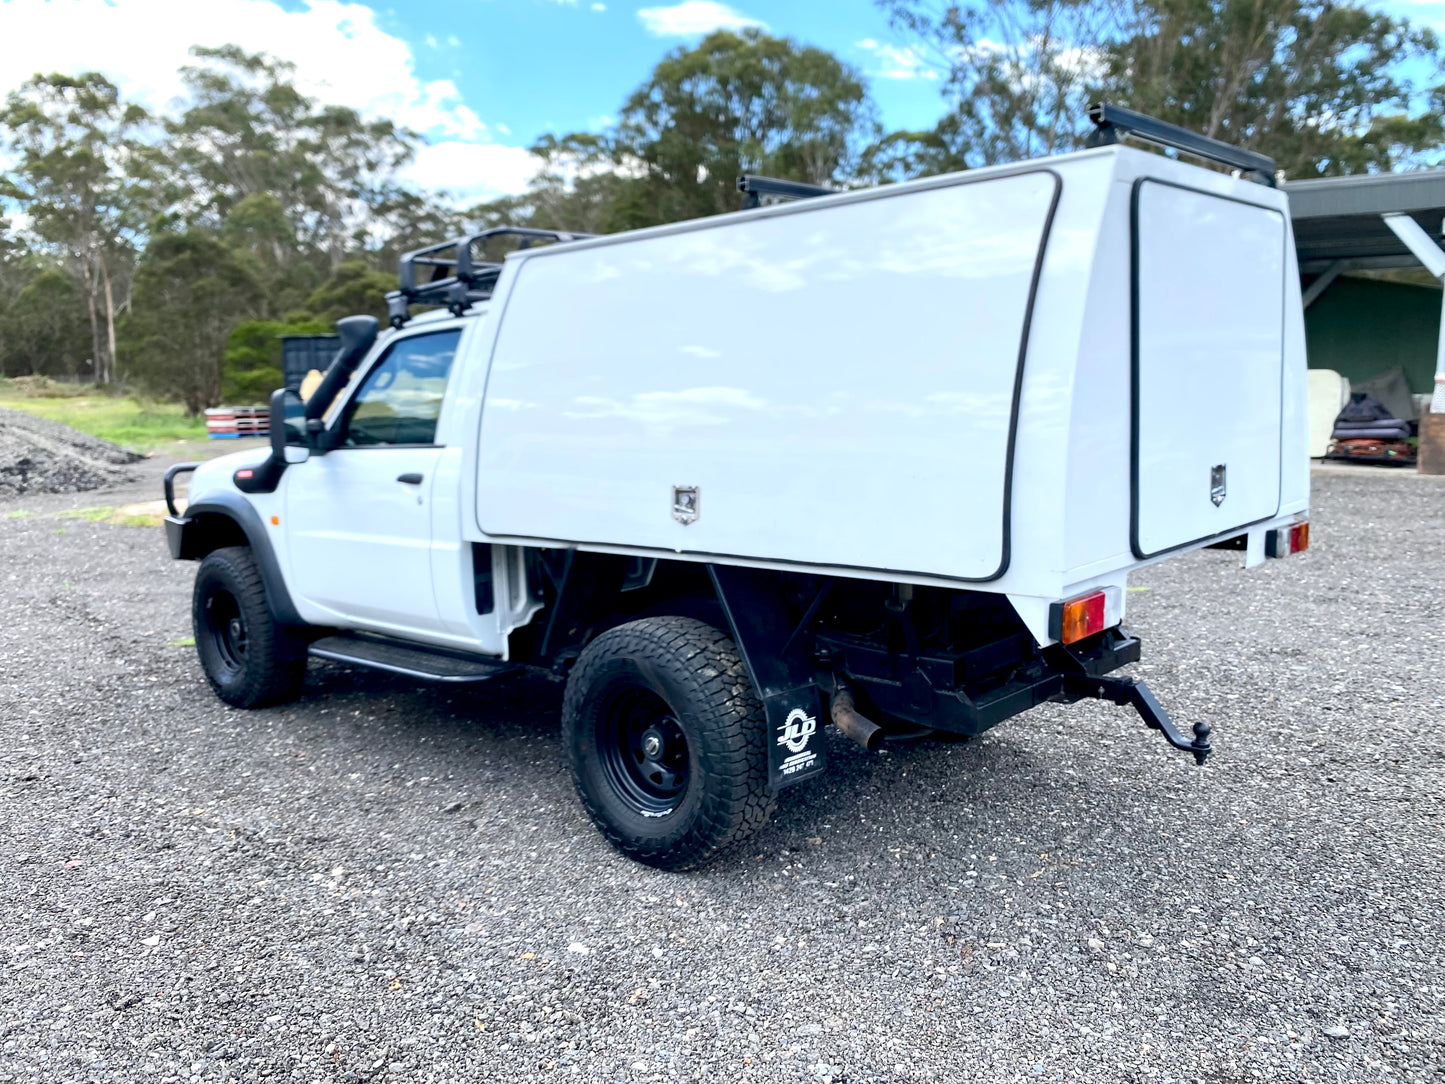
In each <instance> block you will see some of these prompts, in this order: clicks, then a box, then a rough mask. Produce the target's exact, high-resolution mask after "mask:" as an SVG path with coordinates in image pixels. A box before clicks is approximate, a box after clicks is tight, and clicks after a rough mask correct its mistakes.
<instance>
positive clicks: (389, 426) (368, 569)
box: [284, 329, 461, 634]
mask: <svg viewBox="0 0 1445 1084" xmlns="http://www.w3.org/2000/svg"><path fill="white" fill-rule="evenodd" d="M460 338H461V332H460V331H459V330H457V329H449V330H444V331H436V332H430V333H426V334H418V335H409V336H407V337H406V338H402V339H398V340H396V341H395V342H394V343H392V344H391V346H390V347H389V348H388V349H387V350H386V352H385V353H384V354H383V355H382V356H381V357H380V358H378V359H377V361H376V362H375V363H373V364H372V366H371V367H370V369H368V370H367V372H366V374H365V376H364V377H362V379H361V383H360V385H359V386H358V388H357V390H356V393H355V394H354V395H352V396H351V398H350V399H349V400H347V401H346V403H345V405H344V406H343V408H342V413H341V416H340V417H339V418H338V419H337V420H336V421H335V422H334V423H333V426H332V435H331V444H332V447H331V450H330V451H328V452H327V453H326V454H325V455H313V456H312V457H311V458H310V459H309V460H307V461H306V462H305V463H300V464H296V465H294V466H292V467H291V468H290V469H289V470H288V471H287V472H286V476H285V483H284V484H285V487H286V515H285V524H286V532H287V549H288V556H289V561H290V565H291V575H290V576H289V577H288V579H289V580H290V583H291V585H292V588H293V592H294V593H295V594H296V595H298V596H300V598H299V601H301V602H303V603H307V604H309V605H310V608H314V609H315V610H317V611H320V615H319V616H317V617H313V618H311V619H312V620H316V621H318V622H320V623H331V624H336V625H338V626H341V627H344V628H345V627H356V628H370V629H375V630H377V631H382V632H396V633H401V634H405V633H418V632H420V633H434V632H436V631H437V630H438V629H439V628H440V627H441V624H442V622H441V617H440V614H439V613H438V611H437V605H436V599H435V595H434V593H433V591H432V574H431V549H432V525H431V521H432V516H431V507H430V505H431V491H432V485H433V483H434V480H435V479H434V476H435V474H436V468H437V465H438V462H439V460H440V458H441V454H442V450H443V449H442V446H441V445H439V444H437V443H436V431H437V421H438V419H439V418H440V416H441V408H442V402H443V397H444V395H445V393H446V387H447V380H448V377H449V376H450V374H451V369H452V361H453V359H454V357H455V356H456V351H457V344H458V342H459V340H460Z"/></svg>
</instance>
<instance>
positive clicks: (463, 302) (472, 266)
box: [386, 226, 595, 327]
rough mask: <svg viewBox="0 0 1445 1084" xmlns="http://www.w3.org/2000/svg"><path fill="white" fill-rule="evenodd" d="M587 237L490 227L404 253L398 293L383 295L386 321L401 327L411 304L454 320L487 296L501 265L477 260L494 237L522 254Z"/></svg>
mask: <svg viewBox="0 0 1445 1084" xmlns="http://www.w3.org/2000/svg"><path fill="white" fill-rule="evenodd" d="M592 236H595V235H594V234H590V233H569V232H567V231H565V230H539V229H533V228H532V227H531V226H495V227H493V228H492V229H489V230H482V231H481V232H480V233H473V234H468V235H467V236H466V237H457V238H454V239H453V240H451V241H442V242H440V243H438V244H435V245H428V246H427V247H426V248H419V249H416V250H415V251H414V252H408V253H407V254H406V255H404V256H403V257H402V258H401V269H400V273H399V274H398V275H397V278H398V280H399V281H398V285H399V287H400V288H399V289H396V290H392V291H391V292H390V293H388V294H387V295H386V312H387V317H388V318H389V319H390V321H391V326H392V327H401V326H402V325H403V324H405V323H406V322H407V319H408V318H409V317H410V315H411V312H410V309H411V306H412V305H445V306H446V307H447V308H448V309H450V310H451V312H452V314H453V315H455V316H460V315H461V314H462V313H464V312H465V311H466V310H467V308H468V307H469V306H470V305H471V304H472V303H473V302H476V301H485V300H486V299H487V298H489V297H491V296H492V290H493V289H494V288H495V287H496V285H497V276H498V275H500V274H501V273H502V264H501V262H500V261H497V260H486V259H483V258H482V256H483V254H484V250H483V246H484V245H485V244H486V243H487V242H488V241H490V240H492V239H493V238H497V237H516V238H519V239H520V241H521V243H520V244H519V245H518V246H517V247H518V248H519V249H523V248H531V247H532V245H533V244H534V243H535V242H537V241H545V242H561V241H580V240H582V239H584V238H587V237H592Z"/></svg>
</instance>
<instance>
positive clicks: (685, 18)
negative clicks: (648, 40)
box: [637, 0, 768, 38]
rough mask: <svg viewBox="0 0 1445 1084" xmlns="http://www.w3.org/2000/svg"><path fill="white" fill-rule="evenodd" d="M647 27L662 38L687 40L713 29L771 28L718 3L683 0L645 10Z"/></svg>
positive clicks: (640, 15) (640, 16) (714, 0)
mask: <svg viewBox="0 0 1445 1084" xmlns="http://www.w3.org/2000/svg"><path fill="white" fill-rule="evenodd" d="M637 17H638V19H640V20H641V21H642V26H643V28H644V29H645V30H646V31H647V32H648V33H649V34H652V35H654V36H655V37H659V38H687V37H692V36H693V35H695V34H707V33H709V32H711V31H713V30H744V29H747V28H748V27H754V26H755V27H757V28H758V29H760V30H766V29H767V28H768V26H767V23H765V22H763V21H762V20H761V19H754V18H753V17H752V16H750V15H744V14H743V13H742V12H740V11H737V10H735V9H734V8H730V7H728V5H726V4H720V3H717V0H683V2H682V3H680V4H674V5H672V6H671V7H666V8H643V9H642V10H641V11H639V12H638V13H637Z"/></svg>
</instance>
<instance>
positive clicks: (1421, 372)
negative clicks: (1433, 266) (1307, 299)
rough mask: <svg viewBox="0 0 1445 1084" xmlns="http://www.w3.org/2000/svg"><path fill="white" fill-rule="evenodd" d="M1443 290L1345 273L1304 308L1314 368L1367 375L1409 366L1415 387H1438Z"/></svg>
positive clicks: (1424, 389)
mask: <svg viewBox="0 0 1445 1084" xmlns="http://www.w3.org/2000/svg"><path fill="white" fill-rule="evenodd" d="M1439 334H1440V291H1439V290H1432V289H1431V288H1430V287H1428V286H1409V285H1404V284H1402V283H1397V282H1378V281H1375V280H1374V279H1356V278H1350V277H1348V276H1341V277H1340V278H1338V279H1336V280H1335V281H1334V283H1333V284H1332V285H1331V286H1330V288H1329V289H1328V290H1326V291H1325V292H1324V293H1323V294H1322V295H1320V298H1319V300H1318V301H1316V302H1315V303H1314V304H1313V305H1311V306H1310V307H1309V308H1308V309H1306V310H1305V339H1306V343H1307V347H1306V348H1307V349H1308V351H1309V364H1310V368H1311V369H1334V370H1336V371H1337V372H1339V373H1341V374H1342V375H1344V376H1347V377H1349V378H1350V379H1351V380H1365V379H1367V378H1369V377H1372V376H1375V375H1377V374H1379V373H1382V372H1384V371H1385V370H1386V369H1393V368H1394V367H1395V366H1396V365H1399V366H1401V367H1402V368H1403V369H1404V370H1405V378H1406V379H1407V380H1409V382H1410V390H1411V391H1413V392H1430V391H1433V390H1434V388H1435V349H1436V342H1437V341H1438V337H1439Z"/></svg>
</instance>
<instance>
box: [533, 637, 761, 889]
mask: <svg viewBox="0 0 1445 1084" xmlns="http://www.w3.org/2000/svg"><path fill="white" fill-rule="evenodd" d="M767 733H768V731H767V723H766V720H765V718H764V715H763V708H762V705H761V704H760V703H759V702H758V698H757V696H756V694H755V693H754V691H753V685H752V680H751V678H749V676H748V672H747V669H746V667H744V665H743V661H742V659H741V657H740V656H739V655H738V651H737V648H736V647H735V646H734V645H733V642H732V640H731V639H730V638H729V637H728V636H727V635H726V634H725V633H723V632H720V631H718V630H717V629H715V628H713V627H712V626H711V625H708V624H705V623H704V622H702V621H696V620H693V619H691V618H686V617H650V618H646V619H644V620H641V621H633V622H631V623H629V624H626V625H620V626H618V627H617V628H614V629H609V630H608V631H607V632H604V633H603V634H602V635H601V636H599V637H597V639H595V640H593V641H592V643H591V644H589V645H588V646H587V648H586V650H584V651H583V652H582V656H581V658H580V659H578V661H577V665H576V667H575V668H574V669H573V671H572V674H571V677H570V678H569V679H568V681H567V693H566V697H565V698H564V700H563V704H562V743H563V747H564V748H565V749H566V752H567V759H568V763H569V765H570V766H571V769H572V779H573V782H575V783H576V785H577V793H578V795H579V796H580V797H581V799H582V804H583V806H584V807H585V808H586V810H587V814H588V816H590V817H591V818H592V822H593V823H594V824H596V825H597V827H598V829H599V830H600V831H601V832H602V834H603V835H604V836H606V837H607V839H608V841H609V842H610V843H612V845H613V846H614V847H616V848H617V849H618V850H620V851H621V852H622V853H623V854H625V855H627V856H628V857H629V858H632V859H635V860H637V861H638V862H643V863H645V864H647V865H649V866H656V867H657V868H659V869H668V870H683V869H691V868H694V867H696V866H700V865H702V864H703V863H705V862H707V861H709V860H710V859H712V858H713V857H715V856H716V855H717V854H719V853H720V852H722V851H723V850H725V849H726V848H727V847H729V846H731V845H732V844H734V843H737V842H739V841H741V840H743V839H745V838H747V837H748V836H750V835H751V834H752V833H753V832H755V831H757V830H758V829H759V828H761V827H762V826H763V824H765V823H766V822H767V819H768V817H769V816H770V815H771V814H772V811H773V804H774V803H773V797H772V795H770V794H769V793H768V790H767V783H768V754H767V745H766V741H767Z"/></svg>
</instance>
